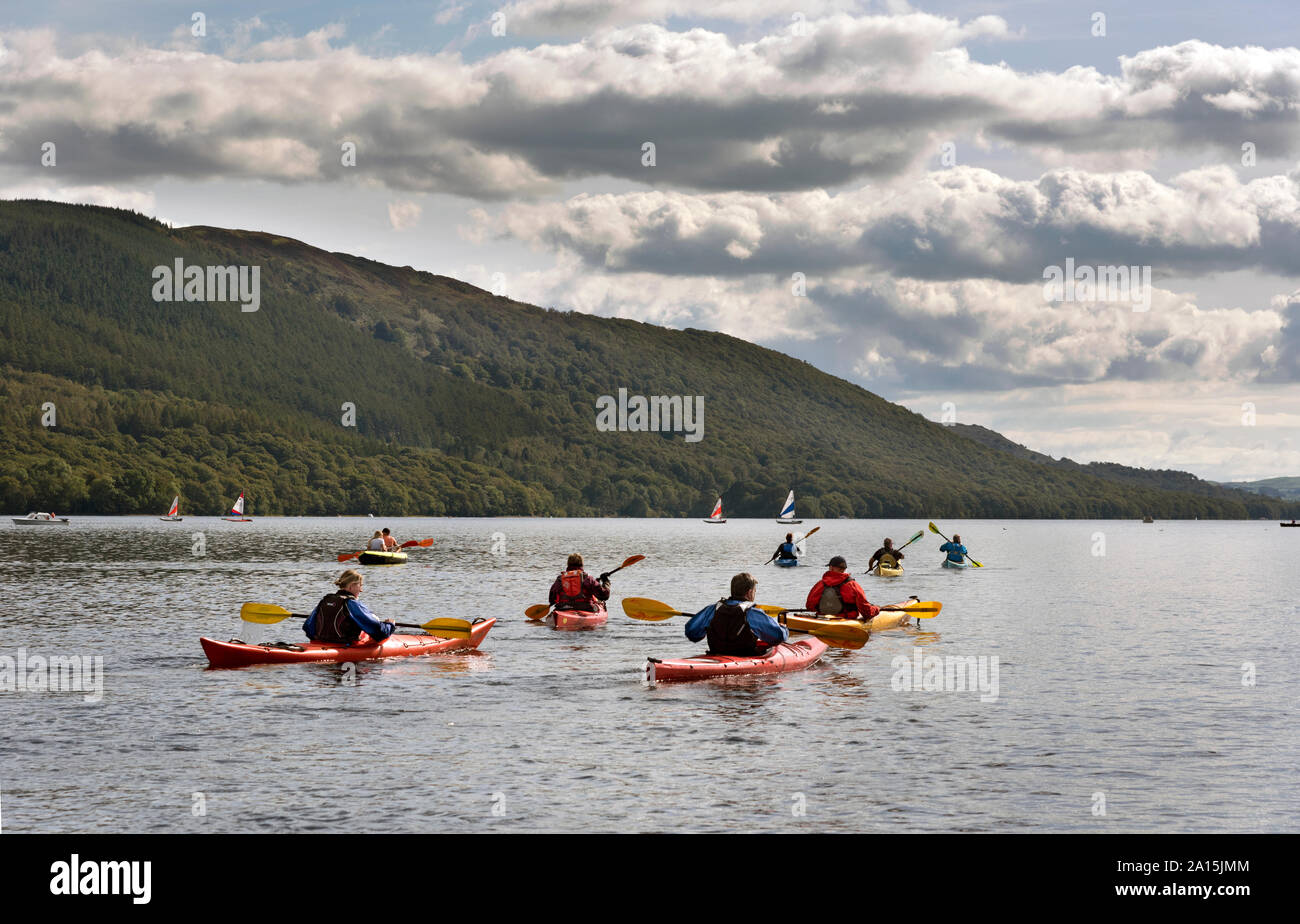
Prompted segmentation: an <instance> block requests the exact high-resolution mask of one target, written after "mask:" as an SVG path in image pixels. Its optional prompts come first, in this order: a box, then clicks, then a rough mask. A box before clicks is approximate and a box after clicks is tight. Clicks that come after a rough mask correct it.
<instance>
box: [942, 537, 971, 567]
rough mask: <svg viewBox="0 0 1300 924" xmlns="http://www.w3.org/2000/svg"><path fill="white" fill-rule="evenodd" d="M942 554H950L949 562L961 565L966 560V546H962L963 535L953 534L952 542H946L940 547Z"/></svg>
mask: <svg viewBox="0 0 1300 924" xmlns="http://www.w3.org/2000/svg"><path fill="white" fill-rule="evenodd" d="M939 551H940V552H947V553H948V561H950V562H955V563H956V564H959V565H960V564H961V563H962V562H963V561H965V560H966V546H964V545H962V544H961V534H960V533H953V534H952V542H945V543H944V544H943V545H941V546H939Z"/></svg>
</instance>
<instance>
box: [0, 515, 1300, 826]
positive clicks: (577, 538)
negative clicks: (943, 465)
mask: <svg viewBox="0 0 1300 924" xmlns="http://www.w3.org/2000/svg"><path fill="white" fill-rule="evenodd" d="M383 525H389V526H391V527H392V528H393V530H394V532H395V534H396V535H397V536H398V538H399V539H400V540H405V539H408V538H423V537H425V536H431V537H433V538H434V540H435V544H434V546H433V547H432V548H429V549H422V550H415V551H413V553H412V556H411V563H410V564H408V565H405V566H402V567H395V568H370V569H367V570H366V591H365V594H364V596H363V599H364V600H365V601H366V603H367V604H368V605H369V606H370V607H371V608H372V609H374V610H375V611H376V612H377V613H379V614H380V615H381V616H387V617H392V618H394V619H397V620H398V621H405V622H423V621H426V620H427V619H430V618H432V617H434V616H461V617H471V618H472V617H474V616H476V615H483V616H495V617H497V619H498V620H499V622H498V623H497V625H496V627H495V628H494V629H493V631H492V632H491V634H490V635H489V636H488V638H487V641H486V642H485V643H484V646H483V648H482V649H481V650H480V651H479V652H477V653H464V652H462V653H453V654H447V655H436V656H429V657H424V658H412V659H403V660H397V661H385V662H370V663H367V664H363V665H360V666H359V670H358V671H357V672H356V675H355V681H356V682H355V683H352V684H348V683H345V682H341V681H344V680H346V679H348V677H349V676H351V675H350V674H347V673H346V672H345V671H344V669H343V668H341V667H340V666H339V665H315V664H313V665H288V666H261V667H254V668H247V669H243V670H223V671H214V670H208V669H207V662H206V659H205V658H204V657H203V654H202V651H201V650H200V648H199V644H198V638H199V636H200V635H209V636H212V637H215V638H219V639H223V640H224V639H228V638H232V637H236V636H238V637H244V638H247V637H248V635H247V634H246V632H247V627H246V626H245V625H244V624H243V623H242V622H241V621H240V620H239V617H238V610H239V606H240V604H241V603H243V602H244V601H248V600H254V601H261V602H267V603H276V604H279V605H282V606H285V607H288V608H290V609H293V610H294V611H296V612H305V611H307V610H309V609H310V608H311V607H312V606H313V605H314V604H315V603H316V601H317V600H318V599H319V598H320V596H321V595H322V594H323V593H325V592H326V591H328V590H329V589H330V580H331V578H332V577H333V576H335V575H337V574H338V572H339V571H340V570H341V566H339V565H338V564H336V562H335V561H334V559H335V556H336V555H337V554H338V553H340V552H345V551H349V550H351V549H355V548H357V547H359V546H360V544H361V542H362V540H363V539H364V538H365V537H366V536H368V535H369V533H370V531H372V530H373V529H377V528H379V527H380V526H383ZM817 525H820V526H821V531H820V532H819V533H818V534H817V535H815V536H813V537H812V538H811V539H809V540H808V546H809V548H808V555H807V559H808V560H809V561H810V562H812V563H813V566H811V567H800V568H792V569H778V568H775V567H771V566H768V567H763V566H762V562H763V561H765V560H766V559H767V557H768V555H769V554H770V553H771V551H772V550H773V549H774V548H775V547H776V545H777V543H778V542H779V541H780V539H781V538H782V536H783V534H784V532H785V529H784V528H783V527H780V526H778V525H777V524H775V523H773V522H772V521H770V520H735V519H733V520H731V522H729V523H728V524H727V525H725V526H710V525H706V524H704V523H702V522H700V521H698V520H675V521H665V520H534V519H489V520H457V519H407V520H379V519H375V520H359V519H306V518H302V519H274V518H271V519H258V520H257V521H256V522H253V523H249V524H232V523H225V522H222V521H220V520H218V519H216V518H206V517H195V518H186V520H185V521H184V522H183V523H163V522H160V521H159V520H157V519H156V518H94V517H75V518H74V519H73V523H72V525H71V526H70V527H65V528H61V527H17V526H8V525H5V526H2V527H0V585H2V586H3V589H4V592H5V599H6V601H7V605H6V606H5V608H4V610H3V614H2V615H0V627H2V634H0V655H7V656H10V657H16V655H17V652H18V650H19V649H24V650H25V652H26V654H27V656H28V657H30V656H32V655H44V656H48V655H73V654H79V655H99V656H102V657H103V662H104V672H105V674H104V694H103V698H102V700H101V701H99V702H93V703H88V702H86V701H85V697H84V696H83V695H82V694H80V693H48V692H40V691H26V692H23V691H18V692H12V693H8V692H5V693H0V723H2V725H3V729H4V734H3V737H2V738H0V812H2V820H3V829H4V831H5V832H6V833H11V832H25V831H27V832H30V831H36V832H186V831H207V832H236V831H252V832H284V831H298V832H306V831H358V832H360V831H365V832H372V831H373V832H399V831H403V832H404V831H435V832H488V831H539V832H540V831H775V832H794V831H823V830H825V831H844V832H852V831H867V832H885V831H900V832H921V831H984V832H1003V831H1010V832H1015V831H1042V832H1047V831H1053V832H1055V831H1061V832H1131V831H1177V832H1212V831H1240V832H1255V831H1297V830H1300V785H1298V784H1300V771H1298V770H1297V765H1300V748H1298V747H1297V740H1298V736H1297V730H1296V726H1297V722H1296V719H1297V716H1296V706H1297V702H1298V701H1300V698H1298V697H1297V688H1298V687H1297V676H1300V654H1297V646H1296V644H1295V642H1296V635H1297V630H1296V625H1297V605H1296V602H1295V592H1294V590H1295V585H1296V578H1295V575H1296V571H1297V569H1296V559H1297V556H1298V555H1300V530H1285V529H1279V528H1278V526H1277V524H1276V523H1271V522H1270V523H1264V522H1232V523H1219V522H1169V523H1155V524H1151V525H1144V524H1141V523H1136V522H1115V521H1062V522H1056V521H1053V522H1046V521H1029V522H1026V521H1013V520H981V521H965V522H960V521H951V520H950V521H946V522H944V523H941V524H940V526H941V527H943V529H944V531H945V532H946V533H948V534H949V535H952V533H953V532H960V533H961V534H962V536H963V539H964V541H965V542H966V545H967V546H968V548H969V549H970V550H971V553H972V554H973V555H975V556H976V557H977V558H978V559H979V560H980V561H982V562H983V563H984V564H985V567H984V568H983V569H982V570H972V571H949V570H946V569H943V568H940V567H939V563H940V560H941V559H942V555H941V553H939V552H937V551H936V550H935V549H936V547H937V546H938V545H939V544H940V543H941V542H942V541H943V540H942V539H940V538H938V537H937V536H934V535H932V534H930V533H928V532H927V533H926V535H925V538H923V539H922V540H920V541H918V542H917V543H916V544H914V545H913V546H911V547H910V548H909V549H908V550H907V560H906V565H907V573H906V574H905V575H904V576H903V577H900V578H875V577H870V576H866V575H865V573H864V570H865V564H866V560H867V558H868V557H869V555H870V554H871V552H872V551H873V550H874V549H875V548H876V547H877V545H878V544H879V540H880V539H881V538H882V537H883V536H885V535H889V536H892V537H893V538H894V539H895V541H896V542H901V541H905V540H906V539H907V538H908V537H909V536H910V535H911V534H912V533H914V532H915V531H916V530H917V529H919V528H923V527H924V526H925V524H924V523H923V522H913V521H906V522H904V521H850V520H833V521H815V520H809V521H805V523H804V525H803V526H802V527H801V529H804V530H807V529H810V528H812V527H813V526H817ZM199 532H201V533H203V540H204V543H205V546H206V548H205V554H203V555H201V556H200V555H195V554H193V547H194V542H195V539H194V534H195V533H199ZM1098 534H1100V535H1098ZM1103 541H1104V552H1105V554H1104V555H1098V554H1094V552H1095V551H1098V546H1099V543H1101V542H1103ZM494 546H496V548H497V551H495V552H494ZM570 551H580V552H581V553H583V555H584V556H585V558H586V560H587V563H588V568H589V570H591V571H592V572H593V573H596V572H599V571H602V570H605V569H607V568H612V567H614V566H615V565H616V564H618V562H620V561H621V560H622V559H623V558H624V557H626V556H628V555H633V554H638V553H639V554H644V555H647V556H649V558H648V560H646V561H644V562H642V563H640V564H638V565H636V566H634V567H632V568H629V569H627V570H626V571H623V572H621V573H619V574H618V575H616V576H615V578H614V594H613V597H612V599H611V617H610V622H609V624H608V625H607V626H606V627H605V628H602V629H598V630H593V631H587V632H557V631H555V630H553V629H550V628H547V627H544V626H540V625H536V624H531V623H529V622H528V621H527V620H525V619H524V616H523V610H524V608H525V607H526V606H527V605H529V604H531V603H537V602H545V600H546V591H547V588H548V586H549V584H550V581H551V580H552V579H553V578H554V577H555V575H556V574H557V573H558V572H559V571H560V570H561V569H562V566H563V564H564V558H565V555H566V554H567V553H569V552H570ZM833 554H843V555H845V556H847V557H848V559H849V565H850V570H852V571H853V572H854V573H855V574H856V575H858V576H859V578H860V580H861V581H862V583H863V585H864V587H865V588H866V590H867V594H868V596H869V597H870V598H871V599H872V601H873V602H875V603H889V602H897V601H901V600H903V599H905V598H906V597H907V596H908V595H910V594H915V595H917V596H919V597H920V598H922V599H934V600H939V601H941V602H942V603H943V604H944V608H943V612H942V614H941V615H940V616H939V617H938V618H937V619H933V620H927V621H926V622H925V623H923V628H922V629H920V630H918V629H915V628H912V629H907V630H899V631H891V632H885V633H877V634H875V635H873V636H872V638H871V640H870V641H869V642H868V643H867V645H866V646H865V647H864V648H862V649H860V650H858V651H835V650H832V651H831V652H830V653H829V654H828V656H827V657H826V658H824V659H823V660H822V662H821V663H820V664H819V665H817V666H816V667H814V668H812V669H810V670H808V671H805V672H802V673H794V674H785V675H780V676H776V677H753V678H735V679H731V680H727V681H707V682H697V683H687V684H659V685H653V686H652V685H649V684H647V683H645V682H644V679H643V668H644V664H645V659H646V657H647V656H648V655H653V656H656V657H674V656H682V655H686V654H690V653H696V652H699V651H702V649H703V646H702V645H700V646H696V645H693V644H691V643H690V642H688V641H687V640H686V639H685V637H684V636H683V634H682V626H683V620H680V619H678V620H674V621H672V622H664V623H643V622H635V621H633V620H631V619H628V618H627V617H626V616H624V615H623V612H622V608H621V607H620V606H619V605H618V601H619V600H620V599H621V598H622V597H623V596H624V595H626V596H645V597H652V598H655V599H659V600H663V601H665V602H667V603H670V604H672V605H673V606H676V607H678V608H681V609H685V610H696V609H698V608H700V607H702V606H704V605H705V604H708V603H710V602H712V601H714V600H716V599H718V597H719V596H721V595H723V593H724V591H725V590H726V587H727V581H728V579H729V578H730V576H731V575H732V574H733V573H735V572H736V571H739V570H750V571H752V572H754V573H755V575H756V576H757V577H758V578H759V588H758V591H759V593H758V596H759V600H760V602H770V603H779V604H784V605H795V604H800V603H802V601H803V599H804V597H805V595H806V594H807V591H808V589H809V588H810V587H811V585H812V584H813V583H814V582H815V581H816V580H817V578H818V577H819V576H820V574H821V572H822V570H823V569H822V568H821V567H820V566H821V565H822V564H823V563H824V562H825V561H826V560H827V559H828V558H829V557H830V556H831V555H833ZM299 626H300V621H298V620H287V621H285V622H283V623H281V624H279V625H278V626H275V627H272V628H271V629H270V630H269V631H268V635H267V637H268V638H283V639H286V640H293V641H299V640H301V639H302V638H303V636H302V635H301V629H300V628H299ZM914 653H920V654H921V655H922V657H923V658H925V657H929V656H937V657H940V658H944V657H948V656H962V657H978V658H985V659H989V660H986V661H985V662H984V663H985V664H986V665H991V664H992V660H991V659H993V658H996V659H997V671H998V674H997V676H998V689H997V697H996V700H994V701H986V700H988V699H989V698H990V697H989V696H988V695H985V696H981V694H980V692H978V691H960V692H959V691H936V690H929V691H927V690H924V689H921V690H897V689H894V686H896V684H895V683H893V682H892V681H893V680H894V678H895V675H896V673H898V671H897V669H896V667H895V666H894V663H893V662H894V659H895V658H896V657H898V656H903V657H904V658H907V659H909V662H908V663H911V660H910V659H912V658H913V657H914ZM922 663H923V664H924V661H923V662H922ZM1247 665H1253V672H1254V683H1253V685H1250V684H1249V683H1244V682H1243V678H1246V679H1247V680H1248V679H1249V674H1250V670H1251V668H1249V667H1247ZM196 794H201V795H196ZM1103 800H1104V801H1103ZM1101 809H1104V814H1099V811H1100V810H1101ZM200 812H201V813H200Z"/></svg>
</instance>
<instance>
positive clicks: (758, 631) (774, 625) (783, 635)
mask: <svg viewBox="0 0 1300 924" xmlns="http://www.w3.org/2000/svg"><path fill="white" fill-rule="evenodd" d="M745 621H746V622H748V623H749V627H750V628H751V629H753V630H754V634H755V635H757V636H758V637H759V639H760V640H761V641H764V642H767V643H768V644H769V645H779V644H781V643H782V642H786V641H789V640H790V630H789V629H787V628H786V627H785V626H783V625H781V624H780V623H779V622H777V621H776V620H775V619H773V618H772V617H771V616H769V615H767V613H764V612H763V611H762V610H760V609H759V608H758V607H756V606H752V607H750V608H749V612H747V613H746V614H745Z"/></svg>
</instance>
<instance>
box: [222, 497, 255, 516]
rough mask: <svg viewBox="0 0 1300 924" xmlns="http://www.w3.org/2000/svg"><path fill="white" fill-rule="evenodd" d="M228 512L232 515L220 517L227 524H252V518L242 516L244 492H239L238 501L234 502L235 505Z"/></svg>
mask: <svg viewBox="0 0 1300 924" xmlns="http://www.w3.org/2000/svg"><path fill="white" fill-rule="evenodd" d="M230 512H231V513H232V514H233V516H228V517H222V518H221V519H223V520H225V521H226V522H227V523H252V522H253V520H252V518H250V517H246V516H244V492H243V491H240V492H239V500H237V501H235V503H234V504H233V505H232V506H231V508H230Z"/></svg>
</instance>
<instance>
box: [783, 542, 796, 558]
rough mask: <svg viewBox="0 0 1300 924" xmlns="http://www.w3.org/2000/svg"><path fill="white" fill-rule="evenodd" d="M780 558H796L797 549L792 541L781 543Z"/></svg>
mask: <svg viewBox="0 0 1300 924" xmlns="http://www.w3.org/2000/svg"><path fill="white" fill-rule="evenodd" d="M780 557H781V558H787V559H788V558H798V557H799V550H798V549H796V548H795V547H794V543H793V542H782V543H781V556H780Z"/></svg>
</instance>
